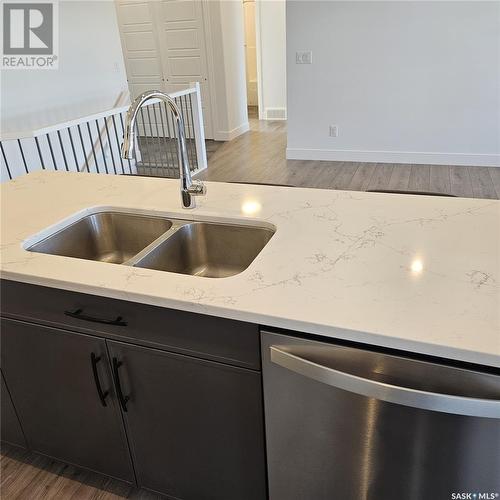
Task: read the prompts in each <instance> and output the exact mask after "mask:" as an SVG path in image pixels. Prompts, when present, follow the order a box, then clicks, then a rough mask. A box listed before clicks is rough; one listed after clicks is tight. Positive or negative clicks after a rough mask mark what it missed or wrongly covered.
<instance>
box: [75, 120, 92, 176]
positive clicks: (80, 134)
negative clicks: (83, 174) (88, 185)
mask: <svg viewBox="0 0 500 500" xmlns="http://www.w3.org/2000/svg"><path fill="white" fill-rule="evenodd" d="M77 128H78V135H79V136H80V144H81V145H82V153H83V157H84V159H85V165H86V167H87V172H90V167H89V160H88V158H87V152H86V151H85V143H84V142H83V136H82V130H81V128H80V124H78V125H77Z"/></svg>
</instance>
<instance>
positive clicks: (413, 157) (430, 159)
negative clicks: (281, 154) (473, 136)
mask: <svg viewBox="0 0 500 500" xmlns="http://www.w3.org/2000/svg"><path fill="white" fill-rule="evenodd" d="M286 157H287V159H289V160H324V161H359V162H377V163H416V164H418V163H420V164H426V165H470V166H473V165H477V166H484V167H500V155H498V154H466V153H425V152H422V153H421V152H413V151H356V150H346V149H304V148H287V150H286Z"/></svg>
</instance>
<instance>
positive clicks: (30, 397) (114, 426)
mask: <svg viewBox="0 0 500 500" xmlns="http://www.w3.org/2000/svg"><path fill="white" fill-rule="evenodd" d="M1 338H2V370H3V373H4V375H5V380H6V383H7V386H8V387H9V390H10V393H11V396H12V400H13V402H14V406H15V407H16V410H17V412H18V415H19V419H20V421H21V425H22V427H23V430H24V432H25V435H26V439H27V441H28V445H29V447H30V448H31V449H32V450H33V451H36V452H39V453H43V454H44V455H48V456H50V457H54V458H56V459H59V460H62V461H65V462H69V463H72V464H75V465H79V466H82V467H85V468H88V469H92V470H94V471H98V472H102V473H103V474H106V475H109V476H113V477H116V478H119V479H123V480H125V481H128V482H132V481H133V480H134V477H133V473H132V467H131V463H130V456H129V453H128V448H127V445H126V439H125V434H124V429H123V424H122V422H121V416H120V411H119V407H118V405H117V404H116V400H115V396H114V392H113V388H112V383H111V380H112V379H111V373H110V370H109V364H108V358H107V354H106V343H105V342H104V341H103V340H100V339H97V338H94V337H90V336H87V335H80V334H77V333H72V332H64V331H62V330H56V329H54V328H47V327H42V326H38V325H33V324H29V323H23V322H20V321H13V320H6V319H2V337H1ZM99 387H100V388H101V390H102V393H101V394H99V391H98V388H99Z"/></svg>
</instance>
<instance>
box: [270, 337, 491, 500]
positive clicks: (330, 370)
mask: <svg viewBox="0 0 500 500" xmlns="http://www.w3.org/2000/svg"><path fill="white" fill-rule="evenodd" d="M261 340H262V343H261V345H262V355H263V374H264V402H265V414H266V439H267V453H268V475H269V498H270V500H336V499H339V500H365V499H366V500H368V499H369V500H393V499H394V500H395V499H397V500H423V499H429V500H441V499H443V500H449V499H453V498H472V499H474V500H479V499H480V498H484V499H495V498H500V497H499V494H500V376H498V375H495V374H491V373H483V372H479V371H471V370H466V369H463V368H457V367H452V366H447V365H443V364H437V363H434V362H432V363H431V362H429V361H427V360H426V361H420V360H416V359H411V358H407V357H402V356H396V355H392V354H391V355H389V354H383V353H377V352H373V351H371V350H364V349H358V348H353V347H344V346H340V345H335V344H329V343H323V342H316V341H310V340H303V339H300V338H296V337H291V336H288V335H286V336H285V335H279V334H275V333H267V332H263V333H262V339H261ZM458 493H461V494H462V493H465V494H467V493H470V495H471V496H470V497H465V496H463V497H460V496H454V495H457V494H458ZM474 494H476V496H472V495H474ZM480 495H481V496H480ZM488 495H489V496H488Z"/></svg>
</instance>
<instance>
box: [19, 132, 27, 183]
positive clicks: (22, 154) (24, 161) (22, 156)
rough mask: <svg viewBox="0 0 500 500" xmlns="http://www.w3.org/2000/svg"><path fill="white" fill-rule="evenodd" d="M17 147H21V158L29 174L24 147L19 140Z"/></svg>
mask: <svg viewBox="0 0 500 500" xmlns="http://www.w3.org/2000/svg"><path fill="white" fill-rule="evenodd" d="M17 145H18V146H19V151H20V152H21V158H22V159H23V165H24V170H26V173H27V174H29V170H28V165H26V158H25V157H24V151H23V146H22V144H21V139H17Z"/></svg>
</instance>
